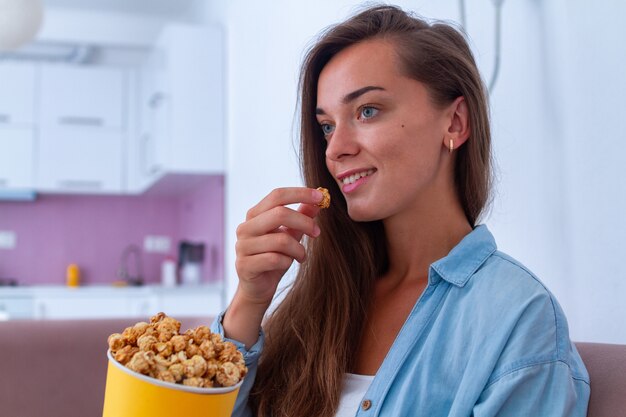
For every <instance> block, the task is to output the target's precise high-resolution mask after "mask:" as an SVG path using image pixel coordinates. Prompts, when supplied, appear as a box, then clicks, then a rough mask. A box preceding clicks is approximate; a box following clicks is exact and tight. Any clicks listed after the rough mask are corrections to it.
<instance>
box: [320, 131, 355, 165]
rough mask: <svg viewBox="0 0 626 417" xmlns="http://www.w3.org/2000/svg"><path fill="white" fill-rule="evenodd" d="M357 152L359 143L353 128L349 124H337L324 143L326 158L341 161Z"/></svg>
mask: <svg viewBox="0 0 626 417" xmlns="http://www.w3.org/2000/svg"><path fill="white" fill-rule="evenodd" d="M358 153H359V144H358V141H357V138H356V135H355V132H354V130H353V129H351V128H350V126H349V125H339V124H337V126H335V130H334V132H333V134H332V136H331V137H330V138H329V139H328V143H327V144H326V158H327V159H330V160H332V161H342V160H343V159H345V158H346V157H349V156H354V155H356V154H358Z"/></svg>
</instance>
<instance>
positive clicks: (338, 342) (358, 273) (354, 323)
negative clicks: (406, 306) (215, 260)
mask: <svg viewBox="0 0 626 417" xmlns="http://www.w3.org/2000/svg"><path fill="white" fill-rule="evenodd" d="M374 38H377V39H385V40H389V41H391V44H392V45H393V46H394V47H395V49H396V53H397V54H398V56H399V58H400V60H399V61H400V63H401V65H402V71H404V72H405V74H406V75H407V76H409V77H411V78H413V79H415V80H417V81H420V82H422V83H424V84H425V85H426V87H427V89H428V91H429V93H430V96H431V99H432V100H433V102H434V103H435V104H436V105H441V106H443V105H446V104H449V103H451V102H452V101H454V100H455V99H456V98H457V97H459V96H464V97H465V100H466V102H467V106H468V109H469V113H470V122H469V123H470V129H471V133H470V138H469V140H468V141H466V142H465V143H464V144H463V146H461V147H460V148H459V149H458V150H457V155H456V162H455V168H454V169H455V184H456V190H457V193H458V196H459V199H460V201H461V204H462V207H463V209H464V211H465V215H466V217H467V219H468V221H469V223H470V224H471V225H472V226H474V225H475V224H476V221H477V219H478V218H479V216H480V214H481V212H482V211H483V209H484V208H485V206H486V204H487V203H488V200H489V191H490V187H491V154H490V148H491V144H490V141H491V140H490V131H489V112H488V106H487V97H486V94H485V88H484V85H483V82H482V80H481V78H480V74H479V72H478V70H477V67H476V63H475V61H474V58H473V56H472V53H471V50H470V48H469V47H468V45H467V43H466V41H465V39H464V37H463V36H462V35H461V34H460V33H459V32H458V31H457V30H456V29H454V28H453V27H451V26H449V25H447V24H443V23H434V24H429V23H428V22H426V21H424V20H422V19H420V18H417V17H414V16H412V15H410V14H408V13H405V12H404V11H402V10H401V9H399V8H397V7H394V6H375V7H371V8H369V9H366V10H364V11H362V12H361V13H359V14H357V15H355V16H353V17H352V18H350V19H348V20H347V21H345V22H343V23H341V24H339V25H336V26H333V27H331V28H330V29H328V30H327V31H326V32H325V33H323V34H322V36H321V37H320V39H319V40H318V42H317V43H316V44H315V45H314V46H313V47H312V48H311V49H310V50H309V52H308V54H307V56H306V58H305V60H304V63H303V66H302V72H301V78H300V110H301V116H300V117H301V120H300V123H301V133H300V134H301V137H300V140H301V149H300V150H301V163H302V171H303V174H304V179H305V182H306V185H307V186H309V187H318V186H323V187H325V188H328V189H329V190H330V193H331V195H332V204H331V207H330V208H329V209H327V210H323V211H322V212H321V213H320V214H319V215H318V223H319V225H320V228H321V229H322V234H321V235H320V236H319V237H318V238H317V239H312V240H309V241H307V260H306V262H304V263H303V264H302V265H301V266H300V269H299V272H298V274H297V276H296V279H295V281H294V284H293V287H292V288H291V289H290V291H289V293H288V294H287V296H286V297H285V300H284V301H283V302H282V303H281V304H280V305H279V306H278V308H277V309H276V310H275V311H274V312H273V313H272V314H271V316H270V317H269V318H268V320H267V323H266V325H265V331H266V336H267V338H266V345H265V348H264V351H263V354H262V356H261V361H260V363H259V368H258V373H257V378H256V381H255V385H254V388H253V390H252V393H251V404H252V406H253V409H254V411H255V412H256V414H257V415H258V416H260V417H270V416H272V417H281V416H288V417H295V416H328V417H330V416H333V415H334V414H335V411H336V408H337V405H338V403H339V397H340V393H341V389H342V381H343V375H344V373H346V372H349V371H351V370H352V367H353V365H354V362H353V361H354V356H355V352H356V351H357V345H358V343H359V341H360V337H361V333H362V330H363V323H364V322H365V316H366V306H367V305H368V303H369V298H370V294H371V290H372V288H373V283H374V280H375V279H376V278H377V277H379V276H380V275H381V274H383V273H384V272H385V271H386V269H387V266H388V256H387V251H386V247H385V236H384V229H383V226H382V222H380V221H375V222H354V221H352V220H351V219H350V217H349V216H348V212H347V207H346V202H345V199H344V198H343V196H342V194H341V192H340V190H339V187H338V186H337V184H336V182H335V180H334V178H333V177H332V176H331V175H330V173H329V172H328V170H327V168H326V163H325V150H326V141H325V140H324V138H323V135H322V131H321V129H320V127H319V125H318V123H317V120H316V117H315V108H316V104H317V82H318V78H319V75H320V72H321V71H322V69H323V68H324V66H325V65H326V64H327V63H328V61H329V60H330V59H331V58H332V57H333V56H334V55H336V54H337V53H338V52H339V51H341V50H343V49H345V48H347V47H348V46H351V45H354V44H356V43H359V42H362V41H365V40H369V39H374Z"/></svg>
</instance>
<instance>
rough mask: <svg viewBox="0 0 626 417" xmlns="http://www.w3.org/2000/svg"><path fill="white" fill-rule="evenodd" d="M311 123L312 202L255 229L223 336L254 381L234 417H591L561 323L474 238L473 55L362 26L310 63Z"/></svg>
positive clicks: (419, 24) (477, 228)
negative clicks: (295, 265) (287, 282)
mask: <svg viewBox="0 0 626 417" xmlns="http://www.w3.org/2000/svg"><path fill="white" fill-rule="evenodd" d="M301 111H302V113H301V157H302V169H303V172H304V176H305V181H306V185H307V187H310V188H304V187H303V188H284V189H278V190H274V191H272V192H271V193H270V194H269V195H268V196H267V197H266V198H264V199H263V200H262V201H261V202H260V203H259V204H258V205H256V206H255V207H253V208H252V209H251V210H250V211H249V212H248V214H247V218H246V221H245V222H244V223H242V224H241V225H240V227H239V228H238V230H237V236H238V241H237V247H236V252H237V265H236V266H237V272H238V275H239V285H238V288H237V291H236V294H235V297H234V299H233V301H232V303H231V305H230V306H229V308H228V310H227V311H226V312H225V314H223V315H222V316H220V317H219V318H218V319H217V320H216V322H215V323H214V331H218V332H221V333H223V334H224V335H225V336H226V337H227V338H230V339H231V340H233V341H236V343H237V344H238V346H239V348H240V349H241V350H242V352H243V353H244V356H245V358H246V362H247V364H248V366H249V368H250V372H249V375H248V376H247V377H246V380H245V383H244V385H243V386H242V388H241V391H240V394H239V397H238V400H237V405H236V410H235V415H257V416H264V417H265V416H267V417H269V416H334V415H338V416H339V415H340V416H348V415H350V416H354V415H382V416H391V415H393V416H396V415H398V416H401V415H402V416H403V415H424V416H430V417H432V416H464V417H467V416H470V415H473V416H477V417H478V416H496V415H497V416H522V415H523V416H581V417H582V416H584V415H585V414H586V407H587V401H588V396H589V379H588V375H587V372H586V370H585V368H584V365H583V363H582V361H581V359H580V357H579V356H578V353H577V352H576V350H575V348H574V347H573V345H572V343H571V342H570V340H569V335H568V330H567V324H566V320H565V317H564V315H563V313H562V311H561V309H560V307H559V306H558V304H557V302H556V300H555V299H554V297H553V296H552V295H551V294H550V293H549V292H548V290H547V289H546V288H545V287H544V286H543V285H542V284H541V283H540V282H539V281H538V279H537V278H536V277H535V276H534V275H532V273H531V272H529V271H528V270H527V269H526V268H525V267H523V266H522V265H521V264H519V263H518V262H517V261H515V260H514V259H512V258H510V257H508V256H507V255H505V254H503V253H501V252H499V251H498V250H497V249H496V245H495V241H494V239H493V237H492V235H491V234H490V232H489V231H488V230H487V228H486V227H485V226H484V225H478V219H479V218H480V215H481V213H482V212H483V210H484V209H485V207H486V205H487V203H488V199H489V198H488V197H489V191H490V185H491V171H490V162H491V155H490V130H489V122H488V110H487V98H486V95H485V90H484V86H483V84H482V81H481V79H480V75H479V73H478V70H477V68H476V64H475V62H474V59H473V56H472V54H471V51H470V49H469V48H468V45H467V43H466V42H465V40H464V38H463V37H462V36H461V35H460V34H459V33H458V32H457V31H456V30H454V29H453V28H451V27H449V26H447V25H444V24H439V23H437V24H433V25H430V24H428V23H427V22H424V21H423V20H420V19H417V18H414V17H411V16H410V15H407V14H406V13H405V12H403V11H402V10H400V9H398V8H395V7H391V6H378V7H373V8H370V9H368V10H365V11H363V12H362V13H360V14H358V15H356V16H354V17H352V18H351V19H349V20H347V21H346V22H344V23H342V24H339V25H337V26H335V27H333V28H331V29H330V30H329V31H327V32H326V33H325V34H324V35H323V36H322V37H321V39H320V40H319V41H318V42H317V44H316V45H315V46H314V47H313V48H312V49H311V50H310V51H309V53H308V55H307V58H306V60H305V62H304V65H303V69H302V76H301ZM317 186H322V187H325V188H328V189H329V190H330V194H331V195H332V202H331V206H330V208H329V209H326V210H321V211H320V209H319V208H318V207H317V206H316V204H317V203H319V202H320V200H321V198H322V195H321V193H320V192H319V191H316V190H315V187H317ZM295 203H299V204H300V205H299V208H298V209H297V210H293V209H290V208H288V207H286V206H288V205H291V204H295ZM303 236H305V237H304V239H303ZM294 259H295V260H297V261H298V262H300V264H301V265H300V269H299V272H298V275H297V277H296V279H295V282H294V284H293V287H292V288H291V289H290V291H289V293H288V294H287V296H286V298H285V299H284V301H283V302H282V303H281V304H280V305H279V306H278V307H277V309H276V310H275V311H274V312H273V313H272V314H271V315H270V316H269V317H268V318H267V320H266V322H265V323H264V325H263V329H264V331H265V333H264V332H263V331H262V330H261V322H262V320H263V317H264V316H265V313H266V311H267V309H268V306H269V305H270V302H271V301H272V298H273V296H274V293H275V291H276V287H277V285H278V282H279V281H280V279H281V277H282V276H283V274H284V273H285V271H286V270H287V269H288V268H289V266H290V265H291V264H292V262H293V260H294Z"/></svg>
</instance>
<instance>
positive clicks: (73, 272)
mask: <svg viewBox="0 0 626 417" xmlns="http://www.w3.org/2000/svg"><path fill="white" fill-rule="evenodd" d="M66 282H67V286H68V287H78V286H79V285H80V269H79V268H78V265H76V264H69V265H68V266H67V273H66Z"/></svg>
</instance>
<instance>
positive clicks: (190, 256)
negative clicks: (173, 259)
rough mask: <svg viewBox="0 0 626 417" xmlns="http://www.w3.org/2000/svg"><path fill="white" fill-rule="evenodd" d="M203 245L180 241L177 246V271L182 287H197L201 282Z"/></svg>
mask: <svg viewBox="0 0 626 417" xmlns="http://www.w3.org/2000/svg"><path fill="white" fill-rule="evenodd" d="M203 262H204V243H194V242H189V241H184V240H183V241H181V242H180V244H179V245H178V270H179V271H180V282H181V284H183V285H197V284H200V283H201V282H202V263H203Z"/></svg>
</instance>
